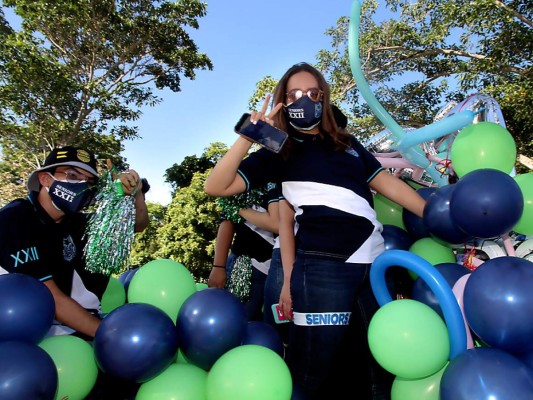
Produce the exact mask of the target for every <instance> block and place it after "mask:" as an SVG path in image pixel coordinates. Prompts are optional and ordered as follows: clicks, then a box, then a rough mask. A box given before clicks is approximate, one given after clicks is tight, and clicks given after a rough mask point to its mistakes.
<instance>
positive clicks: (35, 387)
mask: <svg viewBox="0 0 533 400" xmlns="http://www.w3.org/2000/svg"><path fill="white" fill-rule="evenodd" d="M57 383H58V376H57V368H56V366H55V364H54V361H53V360H52V358H51V357H50V356H49V355H48V353H47V352H46V351H44V350H43V349H41V348H40V347H39V346H37V345H36V344H33V343H27V342H19V341H3V342H0V399H2V400H21V399H39V400H53V399H54V398H55V395H56V391H57Z"/></svg>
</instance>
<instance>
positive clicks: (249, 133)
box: [235, 113, 289, 153]
mask: <svg viewBox="0 0 533 400" xmlns="http://www.w3.org/2000/svg"><path fill="white" fill-rule="evenodd" d="M235 132H236V133H238V134H239V135H243V136H246V137H247V138H248V139H250V140H251V141H252V142H254V143H258V144H259V145H261V146H263V147H264V148H266V149H268V150H270V151H273V152H274V153H279V152H280V150H281V148H282V147H283V144H284V143H285V141H286V140H287V138H288V137H289V135H288V134H287V133H286V132H283V131H282V130H281V129H278V128H275V127H273V126H271V125H269V124H267V123H266V122H264V121H261V120H260V121H257V123H255V124H253V123H252V122H251V121H250V114H248V113H245V114H243V115H242V117H241V119H240V120H239V122H237V125H235Z"/></svg>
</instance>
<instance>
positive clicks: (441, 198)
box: [424, 185, 471, 244]
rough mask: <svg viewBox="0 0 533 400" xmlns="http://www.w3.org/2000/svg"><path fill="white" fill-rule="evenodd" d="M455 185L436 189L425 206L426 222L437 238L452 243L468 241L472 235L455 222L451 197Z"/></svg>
mask: <svg viewBox="0 0 533 400" xmlns="http://www.w3.org/2000/svg"><path fill="white" fill-rule="evenodd" d="M454 190H455V185H446V186H443V187H441V188H438V189H437V190H435V191H434V192H433V193H432V194H431V195H430V196H429V197H428V198H427V199H426V206H425V207H424V223H425V224H426V226H427V228H428V229H429V232H430V233H431V235H432V236H434V237H436V238H437V239H440V240H443V241H445V242H447V243H451V244H461V243H465V242H467V241H468V240H469V239H471V237H470V236H469V235H468V234H466V233H465V232H463V231H462V230H461V229H459V227H458V226H457V225H455V223H454V222H453V220H452V218H451V215H450V199H451V196H452V193H453V192H454Z"/></svg>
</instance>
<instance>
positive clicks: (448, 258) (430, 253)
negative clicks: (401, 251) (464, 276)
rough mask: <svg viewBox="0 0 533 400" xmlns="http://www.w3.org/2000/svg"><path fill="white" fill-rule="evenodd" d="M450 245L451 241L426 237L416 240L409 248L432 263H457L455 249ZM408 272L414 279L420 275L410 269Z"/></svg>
mask: <svg viewBox="0 0 533 400" xmlns="http://www.w3.org/2000/svg"><path fill="white" fill-rule="evenodd" d="M449 246H450V245H449V243H446V242H443V241H441V240H439V239H437V238H434V237H425V238H422V239H418V240H417V241H416V242H414V243H413V244H412V245H411V247H410V248H409V251H410V252H411V253H414V254H416V255H417V256H420V257H422V258H423V259H424V260H426V261H428V262H429V263H431V264H432V265H437V264H441V263H455V262H456V261H457V260H456V259H455V255H454V254H453V250H452V249H451V248H450V247H449ZM408 272H409V275H410V276H411V277H412V278H413V279H416V278H418V275H417V274H416V273H414V272H413V271H411V270H409V271H408Z"/></svg>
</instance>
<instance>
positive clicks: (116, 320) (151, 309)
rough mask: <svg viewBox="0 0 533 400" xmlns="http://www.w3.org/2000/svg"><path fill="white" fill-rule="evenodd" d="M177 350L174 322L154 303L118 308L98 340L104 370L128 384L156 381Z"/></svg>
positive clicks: (98, 358)
mask: <svg viewBox="0 0 533 400" xmlns="http://www.w3.org/2000/svg"><path fill="white" fill-rule="evenodd" d="M177 351H178V337H177V335H176V328H175V326H174V322H172V319H171V318H170V317H169V316H168V315H167V314H166V313H165V312H164V311H162V310H161V309H159V308H157V307H155V306H153V305H151V304H144V303H128V304H124V305H123V306H120V307H118V308H116V309H114V310H113V311H112V312H111V313H110V314H109V315H108V316H107V317H106V318H104V319H103V320H102V323H101V324H100V326H99V327H98V330H97V331H96V335H95V337H94V354H95V357H96V362H97V364H98V366H99V367H100V369H101V370H102V371H104V372H105V373H108V374H110V375H113V376H115V377H117V378H119V379H122V380H125V381H134V382H139V383H140V382H146V381H148V380H150V379H152V378H153V377H155V376H156V375H158V374H159V373H161V372H162V371H163V370H164V369H165V368H167V367H168V366H169V365H170V364H171V363H172V361H173V360H174V356H175V355H176V352H177Z"/></svg>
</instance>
